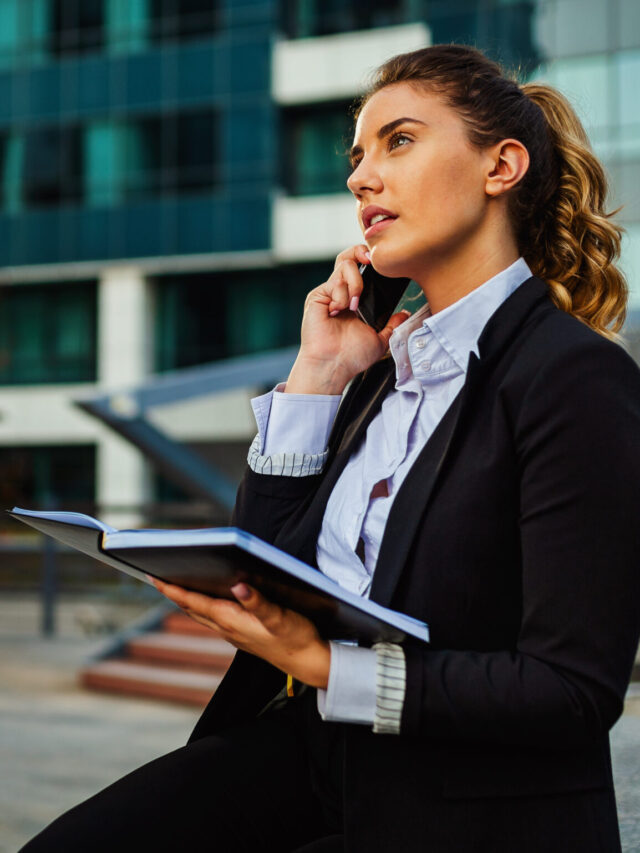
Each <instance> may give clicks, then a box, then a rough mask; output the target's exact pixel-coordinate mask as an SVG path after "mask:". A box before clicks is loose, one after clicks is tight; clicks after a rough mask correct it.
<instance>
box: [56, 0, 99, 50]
mask: <svg viewBox="0 0 640 853" xmlns="http://www.w3.org/2000/svg"><path fill="white" fill-rule="evenodd" d="M105 2H106V0H51V9H50V15H51V17H50V21H51V30H50V43H51V52H52V53H53V54H54V55H60V54H69V53H85V52H87V51H91V50H96V49H98V48H100V47H102V44H103V42H104V8H105Z"/></svg>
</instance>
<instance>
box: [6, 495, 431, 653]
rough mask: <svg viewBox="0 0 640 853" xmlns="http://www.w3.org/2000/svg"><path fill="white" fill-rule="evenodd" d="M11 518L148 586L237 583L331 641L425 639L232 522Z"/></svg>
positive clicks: (221, 587) (422, 629)
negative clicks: (192, 524)
mask: <svg viewBox="0 0 640 853" xmlns="http://www.w3.org/2000/svg"><path fill="white" fill-rule="evenodd" d="M10 514H11V515H12V516H13V518H16V519H17V520H19V521H22V522H24V523H25V524H28V525H29V526H31V527H34V528H35V529H36V530H39V531H40V532H42V533H46V534H47V535H49V536H53V537H54V538H55V539H57V540H58V541H60V542H63V543H64V544H66V545H69V546H71V547H72V548H76V549H77V550H79V551H82V552H83V553H85V554H88V555H90V556H91V557H94V558H95V559H96V560H100V561H101V562H103V563H107V564H108V565H110V566H113V567H114V568H117V569H119V570H120V571H124V572H127V573H128V574H130V575H133V576H134V577H137V578H139V579H140V580H143V581H145V582H146V583H149V580H148V578H147V575H151V576H152V577H157V578H160V579H161V580H164V581H167V582H169V583H174V584H177V585H179V586H183V587H186V588H188V589H193V590H197V591H199V592H203V593H206V594H207V595H211V596H214V597H220V598H228V599H233V595H232V593H231V592H230V588H231V587H232V586H233V585H234V584H235V583H238V582H239V581H245V582H247V583H249V584H250V585H251V586H254V587H255V588H256V589H257V590H259V591H260V592H261V593H262V594H263V595H265V596H266V597H267V598H268V599H270V600H272V601H275V602H277V603H278V604H280V605H282V606H283V607H290V608H291V609H292V610H297V611H298V612H300V613H303V614H304V615H305V616H307V617H308V618H309V619H311V621H312V622H313V623H314V624H315V625H316V627H317V628H318V631H319V633H320V634H321V635H322V636H323V637H325V638H327V639H332V640H355V641H358V642H361V643H363V644H370V643H374V642H377V641H379V640H386V641H388V642H402V641H403V640H405V639H407V638H409V637H411V638H413V639H417V640H421V641H422V642H425V643H426V642H428V641H429V629H428V627H427V625H426V624H425V623H424V622H420V621H419V620H417V619H414V618H413V617H411V616H407V615H406V614H403V613H398V612H397V611H394V610H390V609H389V608H386V607H383V606H382V605H380V604H377V603H376V602H374V601H370V600H369V599H366V598H361V597H360V596H358V595H356V594H355V593H352V592H349V591H348V590H345V589H343V588H342V587H341V586H339V585H338V584H337V583H335V581H333V580H331V579H330V578H328V577H326V576H325V575H323V574H322V573H321V572H320V571H318V570H317V569H314V568H313V567H311V566H308V565H307V564H306V563H303V562H301V561H300V560H298V559H296V558H295V557H292V556H291V555H290V554H287V553H285V552H284V551H281V550H280V549H279V548H276V547H275V546H273V545H270V544H268V543H267V542H264V541H263V540H262V539H259V538H258V537H257V536H253V535H251V534H250V533H247V532H246V531H244V530H240V529H238V528H236V527H212V528H204V529H199V530H115V529H114V528H112V527H110V526H109V525H107V524H104V523H103V522H101V521H98V520H97V519H95V518H92V517H91V516H89V515H84V514H82V513H74V512H38V511H34V510H25V509H20V508H19V507H14V508H13V510H11V512H10Z"/></svg>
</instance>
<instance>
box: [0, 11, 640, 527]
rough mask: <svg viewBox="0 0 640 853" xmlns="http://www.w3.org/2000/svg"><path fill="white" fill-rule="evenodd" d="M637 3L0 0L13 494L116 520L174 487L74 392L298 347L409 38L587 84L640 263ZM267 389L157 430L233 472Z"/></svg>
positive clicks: (6, 398)
mask: <svg viewBox="0 0 640 853" xmlns="http://www.w3.org/2000/svg"><path fill="white" fill-rule="evenodd" d="M587 4H588V5H589V14H585V12H584V7H585V5H587ZM637 10H638V6H637V3H636V2H635V0H586V2H585V0H538V2H536V0H374V2H371V3H367V4H363V3H360V2H356V0H348V1H347V2H344V0H341V2H340V3H338V2H335V0H327V2H320V1H319V0H280V2H278V0H253V2H251V0H0V44H1V47H2V49H0V492H2V494H3V496H4V497H5V505H6V506H10V505H11V504H12V503H23V504H25V503H26V504H27V505H37V504H42V503H43V502H47V501H56V502H58V503H59V504H64V506H65V507H67V508H69V507H72V506H78V507H80V506H85V505H91V504H93V503H96V504H98V512H101V513H102V514H105V513H106V514H107V515H108V517H109V518H110V519H111V520H112V521H114V522H115V523H124V522H125V521H126V520H130V519H131V518H132V517H133V518H135V517H136V513H137V511H138V508H139V507H140V506H141V505H145V504H148V503H149V502H153V501H156V500H157V499H158V498H161V497H163V496H165V497H170V496H171V494H172V491H171V488H170V486H167V485H166V484H163V483H162V482H161V481H159V480H158V478H157V477H156V476H155V475H154V473H153V471H152V470H151V468H150V466H149V465H148V464H147V463H146V462H145V460H144V458H143V457H142V456H141V454H140V453H139V452H138V451H137V450H136V449H135V448H133V447H132V446H131V445H129V444H127V443H126V442H125V441H124V440H123V439H121V438H119V437H118V436H117V435H116V434H114V433H112V432H111V431H110V430H108V428H107V427H105V426H104V425H102V424H101V423H100V422H98V421H97V420H94V419H92V418H90V417H89V416H88V415H87V414H86V413H84V412H82V411H81V410H79V409H78V408H77V407H76V406H75V405H74V402H73V401H74V400H75V399H77V398H81V397H86V396H90V395H91V394H95V393H97V392H99V391H104V390H105V389H106V390H109V389H121V388H126V387H130V386H135V385H138V384H140V383H142V382H144V380H145V379H146V378H148V377H149V376H150V375H152V374H155V373H159V372H164V371H173V370H179V369H181V368H185V367H190V366H193V365H198V364H204V363H209V362H213V361H216V360H219V359H225V358H232V357H234V356H240V355H245V354H249V353H260V352H263V351H267V350H274V349H278V348H280V347H283V346H286V345H289V344H292V343H294V342H295V341H296V338H297V335H298V329H299V323H300V316H301V306H302V301H303V299H304V295H305V293H306V292H307V291H308V290H309V289H310V288H311V287H312V286H314V285H315V284H316V283H318V282H319V281H321V280H323V279H324V278H326V276H327V274H328V271H329V270H330V269H331V265H332V259H333V257H334V256H335V254H336V253H337V252H338V251H340V250H341V249H342V248H344V247H345V246H347V245H349V244H351V243H353V242H357V241H358V240H359V239H360V234H359V231H358V229H357V227H356V224H355V219H354V215H353V202H352V200H351V198H350V196H349V194H348V193H347V192H346V190H345V180H346V176H347V167H346V160H345V157H344V154H343V152H344V150H345V149H346V147H348V143H349V135H350V130H351V118H350V114H349V106H350V104H351V103H352V102H353V100H354V98H355V97H356V96H357V94H358V92H359V91H360V90H361V88H362V85H363V81H364V80H365V78H366V75H367V73H368V72H370V71H371V70H372V69H373V68H374V67H375V66H376V65H377V64H379V62H381V61H382V60H384V59H385V58H387V57H389V56H391V55H393V54H394V53H398V52H401V51H405V50H411V49H414V48H417V47H421V46H425V45H428V44H430V43H437V42H448V41H461V42H466V43H474V44H477V45H478V46H479V47H481V48H483V49H485V50H487V51H488V52H489V53H490V54H491V55H493V56H495V57H496V58H499V59H501V60H502V61H503V62H505V64H507V65H508V66H510V67H517V68H519V69H520V73H521V74H522V75H523V76H524V75H531V74H534V75H538V76H543V77H545V78H547V79H549V80H550V81H551V82H554V83H556V84H557V85H559V86H560V87H561V88H563V89H565V90H566V91H567V92H568V94H569V95H570V96H573V97H574V100H575V101H576V103H577V106H578V108H579V110H581V112H582V114H583V115H584V117H585V121H586V123H587V125H588V126H589V128H590V131H591V133H592V135H593V139H594V143H595V146H596V150H598V152H599V153H600V154H601V155H602V156H603V158H604V159H605V162H606V163H607V166H608V168H609V170H610V172H611V175H612V178H613V183H614V187H615V194H616V203H624V204H625V208H624V213H623V216H624V218H625V222H626V225H627V228H628V238H627V243H626V247H625V249H626V256H625V263H627V264H628V267H629V271H630V272H631V273H635V272H636V271H637V273H639V274H640V208H639V207H638V199H639V198H640V182H638V181H637V180H635V176H636V173H637V172H638V170H639V169H640V146H639V145H638V139H639V138H640V117H638V107H637V105H636V101H635V98H634V94H635V88H634V83H635V81H636V78H639V77H640V12H638V11H637ZM578 17H579V19H580V21H581V26H580V28H577V27H576V26H575V25H574V21H575V20H576V18H578ZM638 304H640V302H639V303H638ZM255 390H256V389H255V388H253V389H252V388H243V389H237V390H234V391H227V392H225V393H224V394H221V395H215V396H214V395H210V396H205V397H203V398H202V399H201V400H199V401H195V402H191V403H189V404H188V405H183V406H181V407H179V406H177V407H173V408H171V407H167V409H166V410H165V411H159V412H158V413H157V423H158V424H161V425H162V428H163V429H164V430H165V431H166V432H167V433H169V434H171V435H172V436H173V437H175V438H176V439H178V440H180V441H183V442H188V443H190V444H192V445H195V446H198V447H200V448H203V449H204V450H205V452H209V454H213V456H215V457H216V459H217V460H218V462H219V463H220V465H221V466H222V467H223V468H224V467H225V465H227V468H228V470H229V472H230V473H231V474H232V475H233V474H234V473H235V472H236V471H237V468H238V464H239V460H241V459H242V456H243V453H244V448H245V447H246V443H247V441H248V440H249V439H250V437H251V435H252V434H253V431H254V423H253V417H252V414H251V410H250V407H249V404H248V400H249V397H250V395H251V394H252V393H253V392H254V391H255ZM174 497H175V495H174Z"/></svg>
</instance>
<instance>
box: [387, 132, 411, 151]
mask: <svg viewBox="0 0 640 853" xmlns="http://www.w3.org/2000/svg"><path fill="white" fill-rule="evenodd" d="M408 142H411V137H409V136H407V134H406V133H402V132H399V133H394V134H393V136H390V137H389V142H388V143H387V146H388V148H389V151H393V150H394V149H395V148H403V147H404V146H405V145H406V144H407V143H408Z"/></svg>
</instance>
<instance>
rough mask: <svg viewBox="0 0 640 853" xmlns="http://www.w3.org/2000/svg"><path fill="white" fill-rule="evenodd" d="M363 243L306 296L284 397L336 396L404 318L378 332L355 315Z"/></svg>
mask: <svg viewBox="0 0 640 853" xmlns="http://www.w3.org/2000/svg"><path fill="white" fill-rule="evenodd" d="M367 253H368V248H367V246H366V245H363V244H361V245H358V246H353V247H352V248H350V249H345V251H344V252H341V253H340V254H339V255H338V257H337V258H336V263H335V267H334V270H333V273H332V274H331V276H330V277H329V279H328V280H327V281H325V282H324V284H321V285H320V286H319V287H316V288H315V289H314V290H312V291H311V293H309V295H308V296H307V299H306V301H305V306H304V315H303V318H302V332H301V343H300V351H299V353H298V357H297V358H296V361H295V364H294V365H293V368H292V369H291V373H290V374H289V378H288V379H287V385H286V388H285V391H286V392H287V393H289V394H341V393H342V392H343V391H344V389H345V387H346V385H347V383H348V382H349V381H350V380H351V379H353V377H354V376H356V375H357V374H358V373H360V372H361V371H363V370H366V369H367V368H368V367H370V366H371V365H372V364H373V363H374V362H376V361H378V360H379V359H380V358H382V356H383V355H384V353H385V352H386V350H387V347H388V346H389V338H390V337H391V333H392V332H393V330H394V329H395V328H397V327H398V326H399V325H400V324H401V323H402V322H404V320H406V319H407V313H406V312H400V313H398V314H394V315H393V316H392V317H391V318H390V319H389V322H388V323H387V325H386V326H385V327H384V329H382V331H380V332H376V331H375V329H373V328H371V326H367V325H366V323H363V322H362V320H361V319H360V318H359V317H358V316H357V314H356V309H357V307H358V300H359V298H360V294H361V292H362V276H361V275H360V270H359V266H360V264H369V263H371V262H370V260H369V257H368V255H367Z"/></svg>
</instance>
